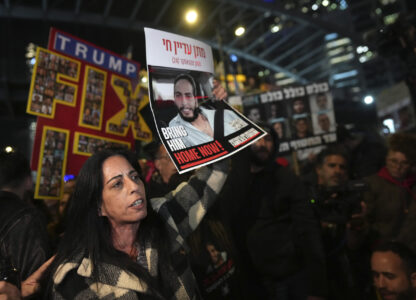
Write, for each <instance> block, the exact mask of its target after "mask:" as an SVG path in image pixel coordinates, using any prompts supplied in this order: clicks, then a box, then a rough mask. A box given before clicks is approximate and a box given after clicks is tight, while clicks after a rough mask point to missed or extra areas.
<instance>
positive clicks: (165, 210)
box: [53, 161, 228, 300]
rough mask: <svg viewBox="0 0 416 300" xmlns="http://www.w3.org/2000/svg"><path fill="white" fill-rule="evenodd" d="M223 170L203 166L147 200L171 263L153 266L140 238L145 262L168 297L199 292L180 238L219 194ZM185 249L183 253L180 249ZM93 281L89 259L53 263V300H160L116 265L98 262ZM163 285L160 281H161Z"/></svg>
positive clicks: (154, 257) (153, 254)
mask: <svg viewBox="0 0 416 300" xmlns="http://www.w3.org/2000/svg"><path fill="white" fill-rule="evenodd" d="M227 170H228V161H223V162H220V163H216V164H213V165H212V166H209V167H203V168H201V169H199V170H197V171H196V173H195V175H194V176H192V177H191V178H190V180H189V181H188V182H186V183H182V184H181V185H179V186H178V187H177V188H176V189H175V190H174V191H172V192H170V193H169V194H167V195H166V196H164V197H160V198H153V199H150V201H149V202H150V204H151V206H152V208H153V209H154V210H155V211H156V212H157V213H158V214H159V215H160V216H161V217H162V218H163V220H164V221H165V222H166V227H167V232H168V235H169V238H170V242H171V244H172V248H171V249H172V251H173V253H172V257H173V260H172V266H159V268H158V253H157V250H156V249H154V248H152V245H151V243H150V242H145V253H146V259H147V265H148V268H149V272H150V275H151V276H154V277H158V276H161V274H158V270H162V271H160V273H162V272H163V274H162V275H163V276H162V278H163V279H164V280H165V281H167V285H168V286H169V289H170V290H171V291H172V295H171V297H169V298H170V299H181V300H182V299H190V300H191V299H192V300H193V299H199V298H200V296H199V291H198V288H197V283H196V281H195V278H194V275H193V273H192V271H191V268H190V265H189V262H188V259H187V256H186V253H185V251H186V250H187V249H188V248H187V245H186V243H185V239H186V237H187V236H188V235H189V234H190V233H192V232H193V231H194V230H195V229H196V227H197V226H198V224H199V223H200V222H201V220H202V218H203V217H204V215H205V213H206V212H207V209H208V208H209V206H210V205H211V204H212V203H213V202H214V201H215V199H216V198H217V195H218V193H219V192H220V190H221V188H222V186H223V184H224V182H225V179H226V177H227V175H226V173H227ZM184 250H185V251H184ZM96 267H98V268H99V271H100V272H99V273H100V278H99V280H95V281H94V280H92V278H91V273H92V267H91V261H90V260H89V258H88V257H79V259H78V260H76V261H71V262H66V263H64V264H62V265H60V266H59V268H58V270H57V271H56V273H55V274H54V278H53V281H54V286H53V298H54V299H74V300H75V299H126V300H127V299H163V297H161V296H160V295H157V294H156V293H154V292H153V291H152V290H150V289H149V288H148V285H147V284H146V283H145V282H144V281H143V280H140V278H138V277H137V276H135V275H133V274H132V273H130V272H128V271H125V270H122V269H120V268H119V267H117V266H114V265H109V264H105V263H101V264H100V265H99V266H96ZM165 284H166V283H165Z"/></svg>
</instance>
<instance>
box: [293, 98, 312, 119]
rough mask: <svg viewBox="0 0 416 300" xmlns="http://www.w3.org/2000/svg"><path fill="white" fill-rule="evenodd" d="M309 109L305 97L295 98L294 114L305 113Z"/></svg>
mask: <svg viewBox="0 0 416 300" xmlns="http://www.w3.org/2000/svg"><path fill="white" fill-rule="evenodd" d="M307 112H308V109H307V106H306V104H305V100H304V99H300V98H298V99H295V100H293V102H292V114H294V115H299V114H304V113H307Z"/></svg>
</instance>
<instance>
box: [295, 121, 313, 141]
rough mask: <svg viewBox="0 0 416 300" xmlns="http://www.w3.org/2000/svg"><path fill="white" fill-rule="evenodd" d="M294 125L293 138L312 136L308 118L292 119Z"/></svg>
mask: <svg viewBox="0 0 416 300" xmlns="http://www.w3.org/2000/svg"><path fill="white" fill-rule="evenodd" d="M294 127H295V136H294V138H295V139H303V138H306V137H310V136H312V132H311V130H310V121H309V119H308V118H304V117H301V118H296V119H295V120H294Z"/></svg>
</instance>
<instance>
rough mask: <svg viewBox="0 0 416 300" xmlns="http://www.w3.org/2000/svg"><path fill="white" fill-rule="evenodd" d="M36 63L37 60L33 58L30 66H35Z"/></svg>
mask: <svg viewBox="0 0 416 300" xmlns="http://www.w3.org/2000/svg"><path fill="white" fill-rule="evenodd" d="M35 63H36V58H34V57H32V59H31V60H30V64H31V65H32V66H33V65H34V64H35Z"/></svg>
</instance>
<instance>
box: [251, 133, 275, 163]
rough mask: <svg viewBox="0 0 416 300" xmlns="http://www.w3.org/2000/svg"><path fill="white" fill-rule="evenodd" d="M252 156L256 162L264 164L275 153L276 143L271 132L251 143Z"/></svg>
mask: <svg viewBox="0 0 416 300" xmlns="http://www.w3.org/2000/svg"><path fill="white" fill-rule="evenodd" d="M250 149H251V152H252V158H253V160H254V162H255V163H258V164H263V163H265V162H267V161H268V160H269V159H270V158H271V157H272V155H273V151H274V145H273V139H272V136H271V135H270V134H267V135H266V136H264V137H263V138H261V139H259V140H258V141H257V142H255V143H254V144H252V145H251V148H250Z"/></svg>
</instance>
